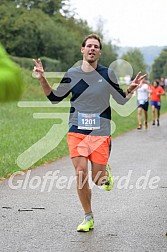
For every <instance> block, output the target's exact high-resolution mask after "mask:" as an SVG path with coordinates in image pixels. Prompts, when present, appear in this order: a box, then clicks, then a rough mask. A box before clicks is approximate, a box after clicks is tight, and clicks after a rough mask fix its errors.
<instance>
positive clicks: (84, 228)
mask: <svg viewBox="0 0 167 252" xmlns="http://www.w3.org/2000/svg"><path fill="white" fill-rule="evenodd" d="M92 229H94V219H93V218H90V219H89V220H88V219H87V218H86V217H85V218H84V220H83V222H82V223H81V224H80V225H79V226H78V227H77V231H78V232H89V231H90V230H92Z"/></svg>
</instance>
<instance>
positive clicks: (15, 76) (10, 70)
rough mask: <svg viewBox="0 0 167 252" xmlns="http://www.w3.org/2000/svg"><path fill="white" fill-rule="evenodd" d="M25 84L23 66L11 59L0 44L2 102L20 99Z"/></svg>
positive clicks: (0, 98) (0, 93)
mask: <svg viewBox="0 0 167 252" xmlns="http://www.w3.org/2000/svg"><path fill="white" fill-rule="evenodd" d="M23 86H24V83H23V76H22V73H21V68H20V67H19V66H18V65H17V64H16V63H14V62H13V61H12V60H11V59H10V57H9V55H8V54H7V53H6V51H5V49H4V48H3V47H2V45H0V102H7V101H16V100H19V99H20V98H21V95H22V92H23Z"/></svg>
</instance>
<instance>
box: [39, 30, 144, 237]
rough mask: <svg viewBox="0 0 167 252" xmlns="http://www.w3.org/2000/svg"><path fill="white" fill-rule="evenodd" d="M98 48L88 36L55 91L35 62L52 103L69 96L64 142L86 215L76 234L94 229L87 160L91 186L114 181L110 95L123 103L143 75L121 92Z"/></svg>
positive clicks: (108, 186) (98, 42) (97, 40)
mask: <svg viewBox="0 0 167 252" xmlns="http://www.w3.org/2000/svg"><path fill="white" fill-rule="evenodd" d="M101 49H102V43H101V39H100V38H99V36H98V35H96V34H90V35H89V36H87V37H86V38H85V39H84V40H83V42H82V47H81V53H82V55H83V60H82V61H81V62H80V64H77V66H74V67H72V68H70V69H69V70H68V71H67V73H66V74H65V76H64V78H63V79H62V81H61V82H60V85H59V86H58V88H57V89H56V90H53V89H52V87H51V86H50V85H49V83H48V81H47V79H46V78H45V75H44V69H43V66H42V63H41V61H40V59H38V60H34V64H35V67H34V72H35V73H36V74H37V78H38V79H39V82H40V84H41V86H42V88H43V91H44V93H45V95H46V96H47V97H48V99H49V100H50V101H51V102H53V103H58V102H60V101H62V100H63V99H64V98H65V97H67V96H68V95H69V94H70V93H71V94H72V96H71V99H70V102H71V108H70V117H69V132H68V136H67V141H68V146H69V151H70V157H71V159H72V163H73V165H74V168H75V173H76V177H77V192H78V196H79V199H80V202H81V204H82V207H83V210H84V212H85V217H84V220H83V222H82V223H81V224H80V225H79V226H78V228H77V231H83V232H87V231H89V230H91V229H93V228H94V219H93V212H92V207H91V189H90V187H89V183H88V160H89V161H90V162H91V170H92V180H93V181H94V183H95V184H96V185H98V186H101V185H103V187H104V189H105V190H107V191H109V190H111V189H112V187H113V178H112V175H111V171H110V168H109V166H108V165H107V163H108V158H109V154H110V149H111V136H110V134H111V130H110V120H111V108H110V103H109V100H110V95H112V97H113V98H114V99H115V100H116V101H117V102H119V103H120V104H124V103H125V102H126V101H127V100H128V98H129V97H130V96H131V92H132V91H134V89H136V88H137V87H138V85H139V84H140V81H141V80H142V79H143V78H144V77H145V76H146V75H143V76H141V73H139V74H138V75H137V76H136V78H135V79H134V81H133V82H132V83H131V84H130V86H129V87H128V89H127V91H126V92H123V90H122V89H121V88H120V87H119V85H118V84H117V81H116V78H115V76H114V74H113V72H112V70H111V69H108V68H107V67H104V66H101V65H99V64H98V59H99V57H100V55H101ZM126 97H127V98H126ZM106 166H107V168H106Z"/></svg>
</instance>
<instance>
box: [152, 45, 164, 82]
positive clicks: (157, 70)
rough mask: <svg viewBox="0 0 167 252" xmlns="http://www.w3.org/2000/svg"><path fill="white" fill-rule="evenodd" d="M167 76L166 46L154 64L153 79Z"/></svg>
mask: <svg viewBox="0 0 167 252" xmlns="http://www.w3.org/2000/svg"><path fill="white" fill-rule="evenodd" d="M161 77H164V78H166V77H167V48H164V49H163V50H162V51H161V53H160V55H159V57H157V58H156V59H155V60H154V63H153V65H152V72H151V79H152V80H153V79H160V78H161Z"/></svg>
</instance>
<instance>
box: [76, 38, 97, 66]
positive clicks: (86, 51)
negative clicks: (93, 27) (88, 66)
mask: <svg viewBox="0 0 167 252" xmlns="http://www.w3.org/2000/svg"><path fill="white" fill-rule="evenodd" d="M81 52H82V54H83V59H84V60H86V61H87V62H88V63H93V62H96V61H97V60H98V59H99V57H100V54H101V50H100V43H99V41H98V40H96V39H88V40H87V41H86V44H85V47H82V48H81Z"/></svg>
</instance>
